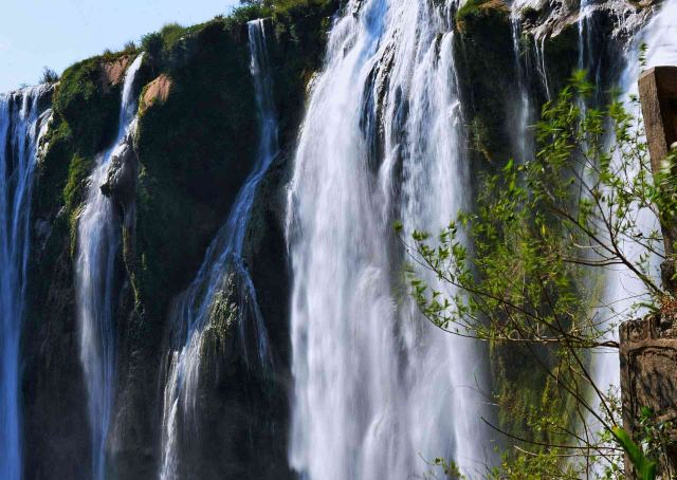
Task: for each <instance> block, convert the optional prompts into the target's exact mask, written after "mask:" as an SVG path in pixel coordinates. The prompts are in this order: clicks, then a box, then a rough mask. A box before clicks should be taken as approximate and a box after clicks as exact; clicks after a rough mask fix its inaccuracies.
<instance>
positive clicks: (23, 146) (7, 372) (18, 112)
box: [0, 85, 51, 480]
mask: <svg viewBox="0 0 677 480" xmlns="http://www.w3.org/2000/svg"><path fill="white" fill-rule="evenodd" d="M48 88H49V87H47V86H44V85H43V86H38V87H33V88H29V89H24V90H21V91H19V92H14V93H10V94H6V95H0V385H1V386H2V394H1V395H0V478H2V479H3V480H19V479H20V478H21V434H20V430H21V417H20V411H19V375H20V373H19V344H20V336H21V324H22V320H23V316H24V306H25V305H24V302H25V290H26V267H27V263H28V252H29V243H30V242H29V241H30V206H31V191H32V188H33V172H34V170H35V165H36V161H37V157H36V152H37V146H38V143H39V140H40V136H41V135H42V134H43V133H44V132H45V130H46V125H47V123H48V122H47V118H48V116H49V115H50V114H51V111H50V110H46V111H44V112H42V113H41V111H40V109H41V106H40V103H41V97H42V96H43V95H44V93H45V92H46V91H47V89H48Z"/></svg>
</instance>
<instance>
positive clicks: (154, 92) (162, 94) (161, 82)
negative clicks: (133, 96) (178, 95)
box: [141, 73, 172, 110]
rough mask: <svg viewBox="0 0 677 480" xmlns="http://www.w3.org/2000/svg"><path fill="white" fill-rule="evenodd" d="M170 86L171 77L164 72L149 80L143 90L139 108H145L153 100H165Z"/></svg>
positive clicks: (152, 102) (153, 101) (151, 103)
mask: <svg viewBox="0 0 677 480" xmlns="http://www.w3.org/2000/svg"><path fill="white" fill-rule="evenodd" d="M171 88H172V79H171V78H169V77H168V76H167V75H166V74H164V73H163V74H162V75H160V76H159V77H157V78H156V79H155V80H153V81H152V82H150V83H149V84H148V86H147V87H146V89H145V90H144V92H143V97H142V99H141V110H145V109H146V108H147V107H149V106H151V105H153V104H154V103H155V102H161V103H164V102H166V101H167V98H168V97H169V92H170V91H171Z"/></svg>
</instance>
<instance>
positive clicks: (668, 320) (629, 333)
mask: <svg viewBox="0 0 677 480" xmlns="http://www.w3.org/2000/svg"><path fill="white" fill-rule="evenodd" d="M676 322H677V317H676V316H675V314H674V313H671V314H656V315H650V316H648V317H646V318H644V319H642V320H635V321H630V322H625V323H623V324H621V327H620V333H621V344H620V345H621V350H620V356H621V391H622V401H623V427H624V428H625V429H626V430H627V431H628V432H630V434H631V435H633V438H641V437H642V426H641V424H640V420H641V418H642V409H645V408H649V409H651V410H652V411H653V412H655V417H654V418H651V419H650V421H651V422H652V423H663V424H664V425H670V428H668V429H667V431H666V432H665V433H666V435H667V438H668V439H669V440H670V441H672V442H676V441H677V428H675V426H676V425H677V378H676V377H675V371H676V370H677V323H676ZM667 458H668V459H669V462H670V464H669V465H668V464H662V465H660V467H659V468H660V470H661V472H662V473H663V474H666V475H667V472H669V471H671V472H677V447H674V446H672V447H669V450H668V452H667ZM662 460H665V459H662ZM625 468H626V472H632V471H633V470H632V465H631V463H630V462H629V460H628V459H627V458H626V461H625ZM666 478H668V477H666Z"/></svg>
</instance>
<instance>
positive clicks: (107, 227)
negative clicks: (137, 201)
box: [75, 55, 143, 480]
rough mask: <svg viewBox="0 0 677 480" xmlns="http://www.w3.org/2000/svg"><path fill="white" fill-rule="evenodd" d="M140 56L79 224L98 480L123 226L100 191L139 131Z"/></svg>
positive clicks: (82, 318) (78, 277)
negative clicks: (115, 158) (119, 150)
mask: <svg viewBox="0 0 677 480" xmlns="http://www.w3.org/2000/svg"><path fill="white" fill-rule="evenodd" d="M142 59H143V55H139V56H138V57H137V58H136V59H135V60H134V62H133V63H132V65H131V66H130V67H129V69H128V70H127V73H126V74H125V80H124V85H123V88H122V101H121V105H120V115H119V124H118V133H117V136H116V140H115V142H114V144H113V147H111V148H110V149H109V150H107V151H106V152H104V153H102V154H100V155H99V156H98V157H97V159H96V166H95V168H94V171H93V173H92V174H91V176H90V178H89V187H88V192H87V201H86V204H85V208H84V210H83V211H82V214H81V215H80V219H79V223H78V255H77V259H76V264H75V287H76V301H77V316H78V324H79V330H80V331H79V334H80V360H81V362H82V366H83V369H84V373H85V383H86V385H87V393H88V411H89V422H90V431H91V442H92V469H93V475H94V478H95V479H96V480H103V479H104V478H105V467H106V461H105V445H106V437H107V433H108V426H109V424H110V417H111V411H112V403H113V396H114V395H113V394H114V376H115V327H114V322H113V302H114V292H115V289H114V288H113V284H114V279H115V259H116V256H117V255H118V253H119V247H120V238H119V225H118V222H117V221H116V219H115V214H114V208H113V205H112V202H111V200H110V199H109V198H108V197H106V196H104V195H103V193H102V192H101V185H102V184H103V183H104V182H105V180H106V175H107V172H108V166H109V163H110V159H111V157H112V156H113V154H114V152H115V150H116V149H117V148H118V147H119V146H120V145H121V144H122V143H123V142H124V141H125V138H126V137H127V135H128V134H130V132H131V131H133V129H134V125H135V122H134V120H135V118H136V117H135V115H136V109H137V103H136V95H135V92H136V90H135V89H134V80H135V77H136V74H137V72H138V71H139V68H140V67H141V63H142Z"/></svg>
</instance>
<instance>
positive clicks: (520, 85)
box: [510, 1, 534, 162]
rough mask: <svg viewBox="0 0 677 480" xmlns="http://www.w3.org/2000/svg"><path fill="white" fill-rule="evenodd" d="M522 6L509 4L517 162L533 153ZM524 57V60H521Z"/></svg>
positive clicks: (531, 118)
mask: <svg viewBox="0 0 677 480" xmlns="http://www.w3.org/2000/svg"><path fill="white" fill-rule="evenodd" d="M523 7H524V5H523V4H521V3H520V2H518V1H515V2H513V3H512V5H511V6H510V28H511V31H512V48H513V51H514V52H515V71H516V72H517V89H518V95H519V105H518V106H517V124H516V128H514V130H513V135H514V137H515V144H516V145H515V148H514V156H515V158H516V159H517V161H518V162H527V161H529V160H531V159H532V158H533V155H534V139H533V133H532V131H531V126H532V124H533V122H534V118H533V117H534V115H533V114H534V112H533V107H532V105H531V98H530V90H529V89H530V87H531V71H530V67H531V65H530V64H529V54H528V52H525V51H524V49H523V48H522V26H521V24H520V22H521V19H520V10H521V9H522V8H523ZM523 57H524V60H523Z"/></svg>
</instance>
